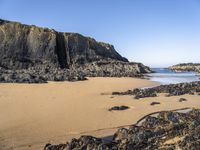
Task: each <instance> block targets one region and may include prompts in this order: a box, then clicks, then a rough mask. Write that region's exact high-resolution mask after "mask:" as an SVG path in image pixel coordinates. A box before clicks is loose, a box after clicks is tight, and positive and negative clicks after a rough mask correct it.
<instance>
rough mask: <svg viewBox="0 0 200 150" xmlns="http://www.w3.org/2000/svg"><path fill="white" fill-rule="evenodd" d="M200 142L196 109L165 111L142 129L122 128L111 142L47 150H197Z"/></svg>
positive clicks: (90, 140)
mask: <svg viewBox="0 0 200 150" xmlns="http://www.w3.org/2000/svg"><path fill="white" fill-rule="evenodd" d="M174 139H177V140H174ZM169 141H171V142H169ZM199 141H200V110H199V109H193V110H191V111H189V112H187V113H180V112H176V111H162V112H159V113H157V114H156V117H155V116H151V115H148V116H146V117H145V118H143V120H140V125H132V126H130V127H129V128H120V129H119V130H118V131H117V132H116V133H115V134H114V135H113V139H112V140H111V141H107V142H105V141H104V140H103V139H100V138H95V137H91V136H82V137H80V138H79V139H72V141H71V142H69V143H67V144H61V145H51V144H47V145H46V146H45V149H44V150H64V149H66V150H104V149H105V150H119V149H123V150H141V149H142V150H154V149H158V150H175V149H182V150H188V149H194V150H197V149H199V148H200V142H199ZM59 147H60V148H59Z"/></svg>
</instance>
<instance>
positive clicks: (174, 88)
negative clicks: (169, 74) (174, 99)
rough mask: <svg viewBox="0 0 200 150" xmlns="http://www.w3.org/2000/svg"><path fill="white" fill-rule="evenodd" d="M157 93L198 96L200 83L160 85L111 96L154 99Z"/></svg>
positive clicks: (114, 93) (115, 93)
mask: <svg viewBox="0 0 200 150" xmlns="http://www.w3.org/2000/svg"><path fill="white" fill-rule="evenodd" d="M158 93H165V94H166V96H178V95H184V94H191V95H194V94H197V95H199V94H200V81H196V82H190V83H178V84H169V85H160V86H156V87H152V88H145V89H138V88H136V89H133V90H128V91H125V92H113V93H112V94H113V95H134V97H135V98H136V99H140V98H145V97H156V96H157V94H158Z"/></svg>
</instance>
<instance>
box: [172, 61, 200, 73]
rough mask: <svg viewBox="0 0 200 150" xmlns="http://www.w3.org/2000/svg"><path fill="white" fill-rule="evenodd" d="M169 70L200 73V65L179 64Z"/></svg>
mask: <svg viewBox="0 0 200 150" xmlns="http://www.w3.org/2000/svg"><path fill="white" fill-rule="evenodd" d="M169 69H171V70H173V71H177V72H180V71H195V72H200V64H199V63H183V64H177V65H174V66H171V67H169Z"/></svg>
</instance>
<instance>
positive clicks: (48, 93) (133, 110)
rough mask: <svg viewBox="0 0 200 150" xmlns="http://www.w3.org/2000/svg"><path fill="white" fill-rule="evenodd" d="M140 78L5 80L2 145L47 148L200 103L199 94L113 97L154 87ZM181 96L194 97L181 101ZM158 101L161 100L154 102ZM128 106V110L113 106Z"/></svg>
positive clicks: (0, 105)
mask: <svg viewBox="0 0 200 150" xmlns="http://www.w3.org/2000/svg"><path fill="white" fill-rule="evenodd" d="M156 84H157V83H155V82H151V81H149V80H145V79H136V78H105V77H103V78H101V77H97V78H89V80H87V81H79V82H49V83H48V84H4V83H3V84H0V120H1V121H0V150H8V149H12V148H13V149H14V150H40V149H41V150H42V149H43V147H44V145H45V144H46V143H48V142H50V143H53V144H58V143H65V142H66V141H67V140H70V139H71V138H73V137H79V136H80V135H83V134H89V135H94V136H98V137H102V136H109V135H110V134H113V133H114V132H115V131H116V130H117V127H119V126H126V125H130V124H134V123H136V122H137V120H139V119H140V118H141V117H143V116H144V115H147V114H149V113H152V112H155V111H160V110H171V109H177V108H184V107H199V106H200V103H199V102H198V101H199V96H195V95H184V96H173V97H165V96H164V94H161V95H160V96H159V97H154V98H145V99H140V100H136V99H134V98H133V97H132V96H112V95H111V92H113V91H125V90H128V89H133V88H136V87H138V88H140V87H146V86H153V85H156ZM180 97H184V98H187V99H188V101H186V102H182V103H180V102H179V101H178V99H179V98H180ZM153 101H157V102H160V103H161V104H160V105H155V106H151V105H150V103H151V102H153ZM120 105H126V106H129V107H130V109H128V110H125V111H112V112H110V111H108V109H109V108H110V107H113V106H120Z"/></svg>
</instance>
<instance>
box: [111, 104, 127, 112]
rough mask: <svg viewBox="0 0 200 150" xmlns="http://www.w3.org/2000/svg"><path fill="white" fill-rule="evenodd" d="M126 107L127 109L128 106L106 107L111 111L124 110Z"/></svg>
mask: <svg viewBox="0 0 200 150" xmlns="http://www.w3.org/2000/svg"><path fill="white" fill-rule="evenodd" d="M126 109H129V107H128V106H124V105H122V106H114V107H111V108H110V109H108V110H109V111H113V110H126Z"/></svg>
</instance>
